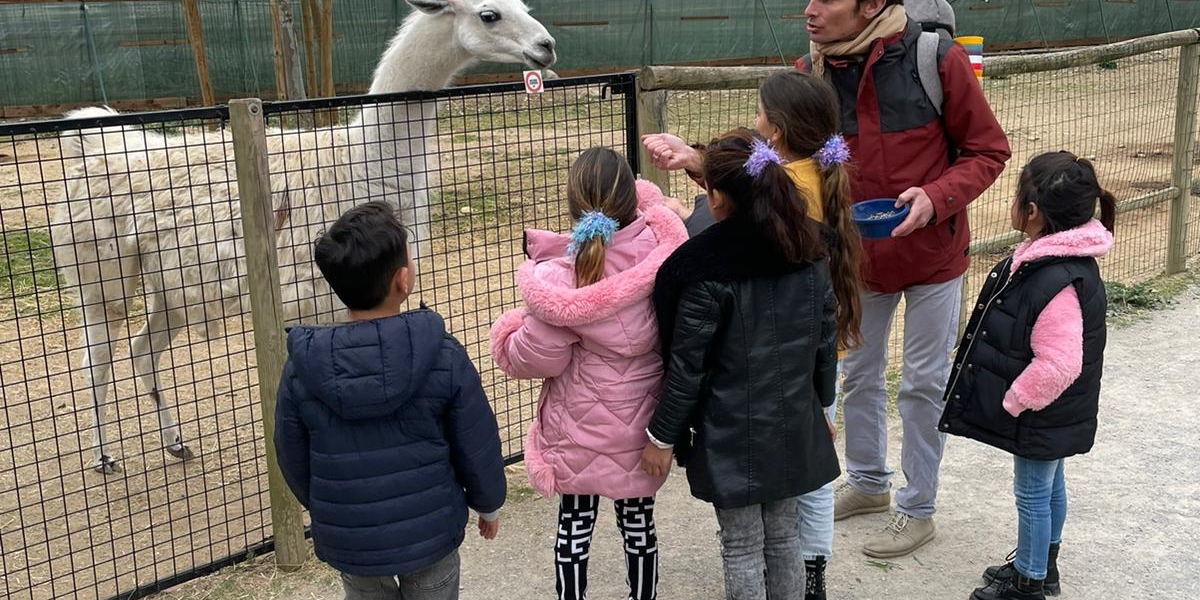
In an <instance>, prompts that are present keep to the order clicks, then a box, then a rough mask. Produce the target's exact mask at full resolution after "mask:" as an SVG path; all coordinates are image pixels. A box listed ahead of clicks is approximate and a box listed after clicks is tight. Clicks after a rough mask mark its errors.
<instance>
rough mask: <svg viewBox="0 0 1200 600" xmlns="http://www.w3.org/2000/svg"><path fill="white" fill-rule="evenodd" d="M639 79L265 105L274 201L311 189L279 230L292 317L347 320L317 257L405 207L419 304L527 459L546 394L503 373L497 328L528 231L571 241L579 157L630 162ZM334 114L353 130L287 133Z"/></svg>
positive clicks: (508, 445)
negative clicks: (375, 218)
mask: <svg viewBox="0 0 1200 600" xmlns="http://www.w3.org/2000/svg"><path fill="white" fill-rule="evenodd" d="M633 81H634V80H633V76H632V75H616V76H599V77H589V78H576V79H570V80H560V81H550V82H547V89H546V91H545V92H544V93H541V94H527V93H525V92H524V91H523V89H524V88H523V87H522V86H520V85H500V86H479V87H466V88H458V89H455V90H451V91H447V92H438V93H436V94H424V95H422V94H404V95H401V96H377V97H371V98H347V99H338V100H332V101H308V102H297V103H276V104H269V105H266V107H265V113H266V116H267V125H268V128H269V129H268V133H267V142H268V146H269V147H270V148H271V149H272V153H271V157H272V160H271V169H270V170H271V177H272V189H273V190H275V192H276V195H277V196H278V195H279V193H280V190H303V191H302V192H300V193H296V192H294V191H290V192H287V195H288V196H289V198H290V200H289V201H288V203H287V204H288V205H289V213H290V214H289V216H288V217H287V218H286V220H285V219H284V218H283V217H282V216H280V217H279V218H278V219H277V221H276V222H277V223H283V227H282V229H281V230H280V241H279V245H278V246H279V263H280V273H281V276H282V278H283V280H284V284H283V286H284V288H283V304H284V314H285V319H292V320H302V321H307V322H311V321H312V320H314V319H315V320H317V321H328V320H329V319H330V318H331V317H332V315H333V313H334V312H336V311H337V310H338V307H339V304H338V303H337V301H336V298H335V297H334V296H333V295H332V293H331V292H330V290H329V288H328V286H327V285H326V284H324V282H323V281H321V278H320V274H319V273H318V272H317V270H316V269H315V265H314V264H313V262H312V258H311V253H310V250H311V247H312V242H314V241H315V240H316V238H317V236H319V235H320V233H321V232H322V231H323V230H324V227H325V226H326V225H327V224H329V223H331V222H332V221H333V219H335V218H336V216H337V215H338V214H341V212H344V211H345V209H347V208H349V207H350V206H354V205H355V204H358V203H361V202H365V201H367V200H370V199H379V198H382V199H387V200H390V201H393V202H395V203H397V204H398V205H399V206H400V209H401V214H402V216H403V218H404V221H405V222H406V223H409V224H410V229H411V231H412V233H413V237H414V238H415V240H416V241H415V248H416V249H415V255H416V257H417V259H416V266H417V273H418V275H417V292H416V293H414V294H413V296H412V297H411V298H410V299H409V304H410V306H412V307H416V306H417V305H418V303H421V302H423V303H425V304H427V305H428V306H429V307H430V308H433V309H434V310H436V311H437V312H439V313H440V314H441V315H442V316H443V317H444V318H445V319H446V323H447V327H448V328H449V330H450V331H451V332H452V333H453V334H454V335H455V336H456V337H457V338H458V339H459V341H461V342H462V343H463V345H464V346H465V347H466V349H467V352H468V353H469V354H470V356H471V358H472V359H473V360H474V361H475V364H476V365H477V366H478V367H479V370H480V375H481V377H482V379H483V384H484V389H485V390H486V391H487V393H488V397H489V398H490V399H491V401H492V406H493V408H494V410H495V412H496V418H497V420H498V421H499V424H500V428H501V441H502V444H503V450H504V453H505V455H506V456H507V457H509V459H510V460H516V459H518V458H519V456H520V453H521V450H522V439H523V437H524V430H525V428H526V427H527V426H528V424H529V422H530V421H531V420H532V419H533V416H534V409H535V403H534V399H535V398H536V392H537V390H538V389H539V388H540V384H539V383H538V382H529V381H514V380H510V379H508V378H507V377H506V376H504V375H503V373H501V372H500V370H499V369H498V368H497V367H496V366H495V365H494V363H493V362H492V360H491V358H490V355H489V352H488V346H487V334H488V329H489V328H490V327H491V324H492V322H493V321H494V320H495V319H496V317H498V316H499V314H500V312H501V311H502V309H504V308H511V307H514V306H516V304H517V303H518V302H519V294H518V292H517V287H516V270H517V267H519V266H520V264H521V262H522V261H523V260H524V249H523V244H522V242H523V235H522V234H523V231H524V230H525V229H529V228H540V229H552V230H565V226H566V224H567V221H566V220H565V218H566V208H565V207H566V203H565V195H564V193H565V192H564V190H565V185H566V179H565V178H566V173H567V168H568V166H569V165H570V164H571V162H572V161H573V160H574V158H575V156H577V155H578V154H579V153H580V152H581V151H583V150H585V149H587V148H589V147H592V146H606V147H610V148H613V149H615V150H618V151H619V152H622V153H625V154H626V155H627V156H629V155H630V154H628V153H629V152H630V151H631V148H630V143H631V142H632V143H636V136H635V135H632V134H631V133H630V127H632V124H633V116H632V111H631V109H630V105H631V103H632V101H633V99H634V96H633V93H632V90H633ZM359 108H361V110H358V109H359ZM329 110H335V111H337V113H338V117H337V119H338V120H339V121H341V122H343V123H344V124H342V125H337V126H334V127H332V128H330V129H328V130H320V131H319V132H313V131H302V130H292V129H286V128H284V127H281V126H286V125H287V124H288V123H291V122H295V121H304V120H317V121H319V120H320V118H321V113H322V112H325V111H329ZM279 148H286V150H285V151H283V152H279V153H276V152H275V149H279ZM393 149H398V150H399V152H398V153H397V154H394V155H392V154H390V151H391V150H393ZM635 149H636V148H633V150H635ZM279 205H280V203H279V202H277V203H276V206H279Z"/></svg>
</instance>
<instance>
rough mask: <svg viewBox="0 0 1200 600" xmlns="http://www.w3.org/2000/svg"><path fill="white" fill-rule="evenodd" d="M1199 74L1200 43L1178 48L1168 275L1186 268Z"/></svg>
mask: <svg viewBox="0 0 1200 600" xmlns="http://www.w3.org/2000/svg"><path fill="white" fill-rule="evenodd" d="M1198 72H1200V44H1188V45H1186V46H1183V47H1182V48H1180V49H1179V82H1178V87H1177V88H1176V93H1175V152H1174V160H1172V162H1171V186H1172V187H1174V188H1175V189H1176V190H1178V192H1177V193H1176V194H1175V197H1174V198H1173V199H1172V200H1171V224H1170V229H1169V232H1168V234H1167V235H1168V238H1167V239H1168V241H1167V273H1178V272H1180V271H1182V270H1184V269H1185V268H1187V254H1188V252H1187V251H1188V247H1187V246H1188V239H1187V238H1188V235H1187V234H1188V230H1187V229H1188V215H1189V208H1190V206H1189V205H1190V204H1191V197H1192V169H1193V168H1194V167H1193V165H1192V159H1193V156H1194V155H1195V152H1194V150H1193V148H1194V146H1193V145H1194V144H1195V139H1196V90H1197V86H1196V77H1197V74H1198Z"/></svg>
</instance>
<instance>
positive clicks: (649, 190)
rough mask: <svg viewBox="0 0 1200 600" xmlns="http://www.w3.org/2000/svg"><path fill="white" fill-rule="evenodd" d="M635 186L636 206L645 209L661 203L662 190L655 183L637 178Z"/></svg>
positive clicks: (662, 197)
mask: <svg viewBox="0 0 1200 600" xmlns="http://www.w3.org/2000/svg"><path fill="white" fill-rule="evenodd" d="M634 185H635V186H636V187H637V197H638V208H640V209H642V210H646V209H648V208H650V207H651V206H657V205H659V204H662V203H663V199H664V196H663V193H662V190H660V189H658V186H657V185H654V183H653V182H650V181H647V180H645V179H639V180H637V182H636V183H635V184H634Z"/></svg>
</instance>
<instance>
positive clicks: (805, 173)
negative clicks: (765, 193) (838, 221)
mask: <svg viewBox="0 0 1200 600" xmlns="http://www.w3.org/2000/svg"><path fill="white" fill-rule="evenodd" d="M783 168H784V169H785V170H786V171H787V172H788V176H790V177H791V178H792V183H794V184H796V189H797V190H800V195H801V196H803V197H804V199H805V200H807V202H808V204H807V205H806V208H807V209H808V216H809V218H811V219H812V220H814V221H820V222H822V223H824V222H825V209H823V208H821V169H820V167H818V166H817V161H816V160H814V159H811V158H805V159H801V160H793V161H792V162H790V163H788V164H786V165H783Z"/></svg>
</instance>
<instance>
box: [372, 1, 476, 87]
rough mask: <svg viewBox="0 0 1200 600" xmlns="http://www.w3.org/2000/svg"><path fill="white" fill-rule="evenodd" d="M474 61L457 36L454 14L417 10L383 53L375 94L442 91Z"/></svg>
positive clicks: (374, 82)
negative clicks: (435, 13) (459, 42)
mask: <svg viewBox="0 0 1200 600" xmlns="http://www.w3.org/2000/svg"><path fill="white" fill-rule="evenodd" d="M471 62H472V58H471V55H470V53H468V52H467V51H466V50H465V49H464V48H463V47H462V46H460V45H459V44H458V40H457V38H456V37H455V35H454V16H453V15H427V14H424V13H421V12H415V13H414V14H412V15H411V16H409V17H408V19H406V20H405V21H404V25H403V26H402V27H401V28H400V32H399V33H397V34H396V37H395V38H393V39H392V42H391V43H390V44H389V45H388V49H387V51H386V52H384V53H383V58H381V59H380V61H379V66H378V67H377V68H376V69H375V78H374V79H373V80H372V81H371V93H372V94H392V93H397V92H408V91H416V90H420V91H434V90H440V89H442V88H445V87H447V86H449V85H450V82H451V81H452V80H453V79H454V75H455V74H457V73H458V72H459V71H460V70H462V69H463V68H465V67H466V66H467V65H469V64H470V63H471Z"/></svg>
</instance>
